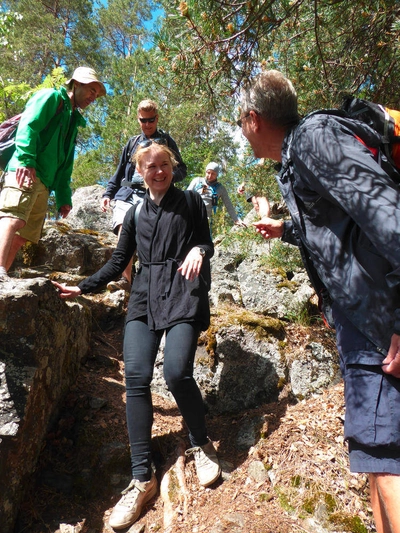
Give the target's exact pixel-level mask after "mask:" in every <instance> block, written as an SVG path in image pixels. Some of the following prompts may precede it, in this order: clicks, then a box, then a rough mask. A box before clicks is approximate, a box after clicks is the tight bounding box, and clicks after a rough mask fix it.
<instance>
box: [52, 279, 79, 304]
mask: <svg viewBox="0 0 400 533" xmlns="http://www.w3.org/2000/svg"><path fill="white" fill-rule="evenodd" d="M52 284H53V285H54V287H55V288H56V289H57V290H58V294H59V296H60V298H63V299H64V300H67V299H72V298H76V297H77V296H79V295H80V294H81V289H80V288H79V287H77V286H74V287H67V286H66V285H62V284H61V283H58V282H57V281H52Z"/></svg>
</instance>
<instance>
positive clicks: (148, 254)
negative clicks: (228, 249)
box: [55, 141, 221, 529]
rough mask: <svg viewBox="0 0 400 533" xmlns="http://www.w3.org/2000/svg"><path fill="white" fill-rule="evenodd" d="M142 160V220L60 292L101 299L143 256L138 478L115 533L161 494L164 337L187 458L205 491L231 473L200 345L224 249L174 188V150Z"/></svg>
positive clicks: (130, 403)
mask: <svg viewBox="0 0 400 533" xmlns="http://www.w3.org/2000/svg"><path fill="white" fill-rule="evenodd" d="M135 161H136V166H137V168H138V170H139V172H140V173H141V174H142V176H143V178H144V181H145V184H146V186H147V194H146V197H145V199H144V202H143V204H142V207H141V209H140V212H139V215H138V216H137V213H136V216H135V207H133V208H131V209H130V211H128V213H127V215H126V217H125V220H124V223H123V228H122V232H121V236H120V239H119V241H118V246H117V248H116V250H115V251H114V253H113V256H112V258H111V259H110V261H108V263H106V264H105V265H104V266H103V267H102V268H101V269H100V270H99V271H98V272H96V273H95V274H93V275H92V276H90V277H89V278H86V279H85V280H83V281H82V282H81V283H80V284H79V285H78V286H77V287H65V286H63V285H60V284H59V283H55V285H56V287H57V288H58V289H59V291H60V296H61V298H74V297H76V296H78V295H79V294H85V293H88V292H92V291H94V290H96V289H98V288H99V287H102V286H104V285H106V284H107V283H108V282H109V281H111V280H112V279H115V278H117V277H118V276H119V275H120V274H121V272H122V271H123V270H124V268H125V267H126V265H127V264H128V262H129V259H130V258H131V257H132V254H133V252H134V251H135V250H137V254H138V258H139V269H138V272H137V275H136V277H135V279H134V282H133V285H132V290H131V296H130V300H129V304H128V311H127V318H126V326H125V334H124V363H125V380H126V413H127V426H128V433H129V441H130V447H131V460H132V475H133V479H132V481H131V483H130V485H129V486H128V488H127V489H125V491H124V492H123V497H122V498H121V500H120V501H119V502H118V504H117V505H116V507H115V508H114V510H113V512H112V515H111V517H110V521H109V524H110V526H111V527H113V528H114V529H123V528H126V527H128V526H130V525H131V524H133V523H134V522H135V521H136V520H137V519H138V518H139V515H140V513H141V510H142V508H143V505H144V504H145V503H146V502H147V501H148V500H150V499H151V498H152V497H153V496H154V495H155V494H156V492H157V481H156V478H155V475H154V473H153V472H152V468H151V426H152V422H153V407H152V400H151V391H150V383H151V380H152V376H153V368H154V363H155V359H156V355H157V351H158V348H159V345H160V341H161V338H162V336H163V334H164V332H165V334H166V340H165V349H164V377H165V380H166V383H167V385H168V389H169V390H170V391H171V393H172V394H173V396H174V398H175V400H176V402H177V404H178V407H179V409H180V411H181V414H182V416H183V418H184V420H185V423H186V425H187V426H188V429H189V438H190V442H191V448H190V449H189V450H187V452H186V453H187V455H189V454H192V453H193V454H194V458H195V464H196V470H197V475H198V477H199V482H200V484H201V485H203V486H208V485H211V484H212V483H214V482H215V481H216V480H217V479H218V477H219V475H220V473H221V469H220V466H219V462H218V458H217V456H216V452H215V449H214V446H213V444H212V442H211V441H210V440H209V439H208V437H207V430H206V425H205V411H204V404H203V400H202V397H201V393H200V390H199V388H198V386H197V384H196V382H195V380H194V378H193V363H194V356H195V352H196V346H197V339H198V336H199V333H200V331H201V330H205V329H207V327H208V326H209V323H210V310H209V302H208V290H209V287H210V264H209V259H210V257H212V255H213V253H214V247H213V243H212V241H211V237H210V231H209V227H208V222H207V213H206V210H205V207H204V204H203V201H202V199H201V197H200V195H198V194H197V193H193V192H186V193H185V192H183V191H180V190H179V189H176V188H175V187H174V185H173V184H172V170H173V166H174V165H175V164H176V162H175V160H174V157H173V154H172V152H171V151H170V150H169V148H168V147H166V146H165V145H160V144H157V143H155V142H150V141H149V143H148V145H146V146H144V147H141V148H140V149H139V150H138V151H137V152H136V154H135ZM189 195H190V196H189ZM135 220H137V223H136V222H135ZM136 226H137V227H136Z"/></svg>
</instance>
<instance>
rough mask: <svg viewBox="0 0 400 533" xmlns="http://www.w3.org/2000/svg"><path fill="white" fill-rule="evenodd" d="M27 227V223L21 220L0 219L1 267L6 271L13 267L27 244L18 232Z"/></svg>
mask: <svg viewBox="0 0 400 533" xmlns="http://www.w3.org/2000/svg"><path fill="white" fill-rule="evenodd" d="M24 226H25V222H24V221H23V220H21V219H19V218H11V217H1V218H0V267H3V268H5V270H6V271H8V269H9V268H10V266H11V265H12V263H13V261H14V259H15V256H16V255H17V252H18V250H19V249H20V248H21V246H22V245H23V244H24V243H25V242H26V239H23V238H22V237H20V236H19V235H16V232H17V231H18V230H20V229H21V228H23V227H24Z"/></svg>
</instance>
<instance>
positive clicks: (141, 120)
mask: <svg viewBox="0 0 400 533" xmlns="http://www.w3.org/2000/svg"><path fill="white" fill-rule="evenodd" d="M156 118H157V115H156V116H155V117H151V118H142V117H139V120H140V122H141V123H142V124H147V122H149V123H150V124H153V122H155V120H156Z"/></svg>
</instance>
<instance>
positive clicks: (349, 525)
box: [329, 513, 368, 533]
mask: <svg viewBox="0 0 400 533" xmlns="http://www.w3.org/2000/svg"><path fill="white" fill-rule="evenodd" d="M329 522H331V523H332V524H335V525H336V526H340V527H342V528H343V529H344V530H345V531H348V532H349V533H368V530H367V528H366V527H365V526H364V524H363V522H362V520H361V518H360V517H359V516H351V515H345V514H341V513H333V514H331V515H330V517H329Z"/></svg>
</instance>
